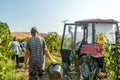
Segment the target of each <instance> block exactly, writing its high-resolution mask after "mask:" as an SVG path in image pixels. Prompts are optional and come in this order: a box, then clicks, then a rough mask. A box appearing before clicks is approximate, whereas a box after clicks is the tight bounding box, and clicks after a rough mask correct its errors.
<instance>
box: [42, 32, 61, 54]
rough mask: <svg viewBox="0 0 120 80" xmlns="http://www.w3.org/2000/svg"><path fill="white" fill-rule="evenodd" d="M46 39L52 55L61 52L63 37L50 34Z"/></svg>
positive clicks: (53, 33)
mask: <svg viewBox="0 0 120 80" xmlns="http://www.w3.org/2000/svg"><path fill="white" fill-rule="evenodd" d="M44 38H45V40H46V45H47V48H48V49H49V51H50V52H51V53H52V52H54V51H58V50H60V43H61V37H60V36H59V35H58V33H57V32H50V33H48V34H47V35H46V36H45V37H44Z"/></svg>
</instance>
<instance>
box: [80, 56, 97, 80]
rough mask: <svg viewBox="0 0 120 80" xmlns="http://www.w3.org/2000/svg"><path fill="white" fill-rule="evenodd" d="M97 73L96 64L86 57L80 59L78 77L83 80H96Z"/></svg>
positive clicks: (93, 60)
mask: <svg viewBox="0 0 120 80" xmlns="http://www.w3.org/2000/svg"><path fill="white" fill-rule="evenodd" d="M98 73H99V65H98V62H97V61H96V60H95V59H94V58H92V57H88V56H87V55H83V56H81V57H80V76H82V78H83V79H84V80H96V78H97V76H98Z"/></svg>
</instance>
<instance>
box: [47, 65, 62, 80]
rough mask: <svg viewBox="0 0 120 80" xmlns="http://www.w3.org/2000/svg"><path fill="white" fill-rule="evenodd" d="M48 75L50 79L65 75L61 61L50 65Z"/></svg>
mask: <svg viewBox="0 0 120 80" xmlns="http://www.w3.org/2000/svg"><path fill="white" fill-rule="evenodd" d="M48 75H49V78H50V80H60V79H61V78H62V76H63V68H62V66H61V65H60V64H59V63H56V64H50V65H49V66H48Z"/></svg>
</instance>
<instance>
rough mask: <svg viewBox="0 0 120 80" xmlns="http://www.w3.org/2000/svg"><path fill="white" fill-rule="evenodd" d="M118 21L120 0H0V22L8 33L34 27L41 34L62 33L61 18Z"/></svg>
mask: <svg viewBox="0 0 120 80" xmlns="http://www.w3.org/2000/svg"><path fill="white" fill-rule="evenodd" d="M97 18H101V19H115V20H118V21H120V0H0V21H2V22H5V23H7V24H8V26H9V28H10V31H11V32H30V29H31V27H34V26H36V27H37V28H38V30H39V32H41V33H48V32H57V33H58V34H62V33H63V26H64V22H63V21H64V20H67V23H74V21H79V20H83V19H97Z"/></svg>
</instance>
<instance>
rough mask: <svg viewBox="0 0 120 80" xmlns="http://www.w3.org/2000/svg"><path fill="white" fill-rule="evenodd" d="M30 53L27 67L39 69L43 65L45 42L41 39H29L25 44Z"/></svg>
mask: <svg viewBox="0 0 120 80" xmlns="http://www.w3.org/2000/svg"><path fill="white" fill-rule="evenodd" d="M26 47H27V49H28V50H29V51H30V57H29V65H30V67H40V66H41V65H42V64H43V63H44V52H43V49H44V48H45V47H46V46H45V40H44V38H43V37H40V36H38V37H31V38H29V39H28V41H27V44H26Z"/></svg>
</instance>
